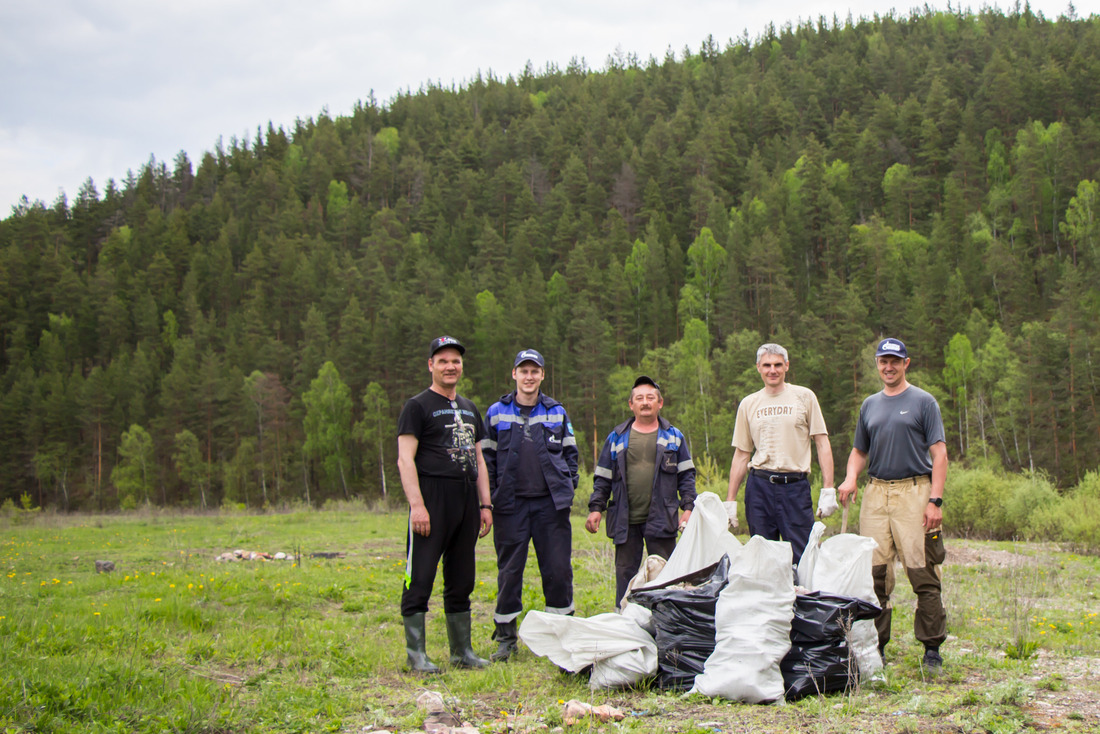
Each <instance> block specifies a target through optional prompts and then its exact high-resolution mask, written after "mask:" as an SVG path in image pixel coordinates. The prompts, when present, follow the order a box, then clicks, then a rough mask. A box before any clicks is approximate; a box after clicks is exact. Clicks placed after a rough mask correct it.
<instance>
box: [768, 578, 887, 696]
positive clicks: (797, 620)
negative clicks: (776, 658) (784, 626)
mask: <svg viewBox="0 0 1100 734" xmlns="http://www.w3.org/2000/svg"><path fill="white" fill-rule="evenodd" d="M878 613H879V608H878V607H877V606H875V605H874V604H871V603H870V602H866V601H863V600H862V599H854V598H852V597H848V596H838V595H836V594H826V593H823V592H820V591H815V592H813V593H811V594H799V595H798V596H797V597H795V601H794V619H793V620H792V621H791V649H790V651H789V652H788V653H787V655H786V657H784V658H783V660H782V661H781V662H780V663H779V669H780V671H782V673H783V685H784V687H785V688H786V694H785V696H786V698H787V700H788V701H790V700H794V699H796V698H801V697H803V696H808V695H811V694H814V693H829V692H832V691H843V690H846V689H847V688H848V687H849V686H851V685H853V684H854V683H855V682H856V680H857V679H858V677H859V666H858V665H856V661H855V659H854V657H853V656H852V652H851V648H850V647H849V645H848V639H847V635H848V632H849V631H850V630H851V628H852V623H853V622H857V621H859V620H863V619H874V618H875V617H876V616H878Z"/></svg>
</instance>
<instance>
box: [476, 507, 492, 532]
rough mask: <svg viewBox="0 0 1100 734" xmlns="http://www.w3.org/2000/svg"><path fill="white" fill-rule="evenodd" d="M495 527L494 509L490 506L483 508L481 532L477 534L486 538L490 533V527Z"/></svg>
mask: <svg viewBox="0 0 1100 734" xmlns="http://www.w3.org/2000/svg"><path fill="white" fill-rule="evenodd" d="M491 527H493V511H492V510H490V509H488V508H482V510H481V532H480V533H478V534H477V537H479V538H484V537H485V536H486V535H488V534H489V528H491Z"/></svg>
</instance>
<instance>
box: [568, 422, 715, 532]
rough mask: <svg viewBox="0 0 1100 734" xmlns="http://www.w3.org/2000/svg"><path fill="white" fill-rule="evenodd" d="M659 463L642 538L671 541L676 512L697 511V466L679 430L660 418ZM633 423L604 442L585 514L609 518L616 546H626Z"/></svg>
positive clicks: (658, 438) (626, 425) (615, 432)
mask: <svg viewBox="0 0 1100 734" xmlns="http://www.w3.org/2000/svg"><path fill="white" fill-rule="evenodd" d="M657 421H658V427H657V461H656V463H655V465H654V469H653V495H652V497H653V499H652V501H651V502H650V504H649V515H648V517H647V518H646V528H645V534H646V536H647V537H652V538H669V537H673V536H675V535H676V530H677V529H678V527H679V517H678V513H677V508H679V509H682V510H690V509H693V508H694V507H695V463H694V462H693V461H692V460H691V449H690V448H689V447H688V443H687V439H686V438H685V437H684V434H682V433H680V429H678V428H676V427H675V426H673V425H672V424H671V423H669V422H668V421H667V420H665V419H664V418H661V417H660V416H658V418H657ZM633 423H634V419H633V418H631V419H630V420H628V421H626V422H625V423H620V424H619V425H617V426H615V429H614V430H613V431H611V433H610V434H609V435H608V436H607V440H606V441H604V444H603V449H602V450H601V451H600V458H599V461H597V462H596V471H595V475H594V476H593V478H592V496H591V497H590V498H589V500H588V511H589V512H606V513H607V536H608V537H609V538H611V540H612V542H614V543H615V544H616V545H618V544H620V543H625V542H626V537H627V533H628V531H629V522H630V520H629V517H630V508H629V506H628V499H627V491H626V447H627V444H628V443H629V442H630V426H631V425H632V424H633Z"/></svg>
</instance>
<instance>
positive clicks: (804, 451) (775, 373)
mask: <svg viewBox="0 0 1100 734" xmlns="http://www.w3.org/2000/svg"><path fill="white" fill-rule="evenodd" d="M789 367H790V361H789V359H788V357H787V350H786V349H784V348H783V347H781V346H780V345H778V344H764V345H763V346H761V347H760V348H759V349H758V350H757V351H756V370H757V371H758V372H759V373H760V376H761V377H762V378H763V380H764V388H763V389H762V390H759V391H758V392H755V393H753V394H752V395H749V396H747V397H745V399H744V400H742V401H741V404H740V405H738V406H737V422H736V423H735V424H734V429H733V461H732V463H731V464H730V483H729V490H728V492H727V494H726V500H727V502H729V503H734V504H732V511H731V512H730V522H731V524H732V525H733V527H735V528H736V527H737V513H736V500H737V490H738V489H739V488H740V486H741V482H742V481H743V480H745V475H746V474H748V480H747V481H746V482H745V518H746V519H747V520H748V523H749V533H750V534H751V535H760V536H763V537H765V538H767V539H768V540H785V541H787V542H789V543H790V544H791V549H792V551H793V552H794V562H795V563H798V560H799V559H800V558H802V552H803V551H804V550H805V549H806V542H807V541H808V540H809V537H810V529H811V528H812V527H813V523H814V510H813V500H812V499H811V497H810V481H809V474H810V443H811V439H812V442H813V444H814V445H815V446H816V447H817V463H818V466H820V467H821V478H822V481H823V485H824V488H823V489H822V490H821V499H820V501H819V504H818V515H819V516H820V517H825V516H827V515H829V514H832V512H834V511H835V510H836V508H837V503H836V489H834V488H833V453H832V448H831V447H830V445H829V433H828V431H827V430H826V428H825V419H824V417H822V415H821V406H819V405H818V403H817V396H816V395H814V393H813V391H812V390H810V389H809V388H806V387H801V386H799V385H788V384H787V370H788V368H789Z"/></svg>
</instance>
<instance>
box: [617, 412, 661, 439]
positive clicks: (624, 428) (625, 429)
mask: <svg viewBox="0 0 1100 734" xmlns="http://www.w3.org/2000/svg"><path fill="white" fill-rule="evenodd" d="M634 420H635V418H634V416H630V417H629V418H627V419H626V420H625V421H623V422H622V423H620V424H619V425H617V426H615V429H614V430H615V433H617V434H619V435H620V436H625V435H626V434H628V433H630V427H631V426H632V425H634ZM671 427H672V424H671V423H669V422H668V421H667V420H665V417H664V416H663V415H659V416H657V432H658V433H660V432H662V431H663V432H667V431H668V429H669V428H671Z"/></svg>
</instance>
